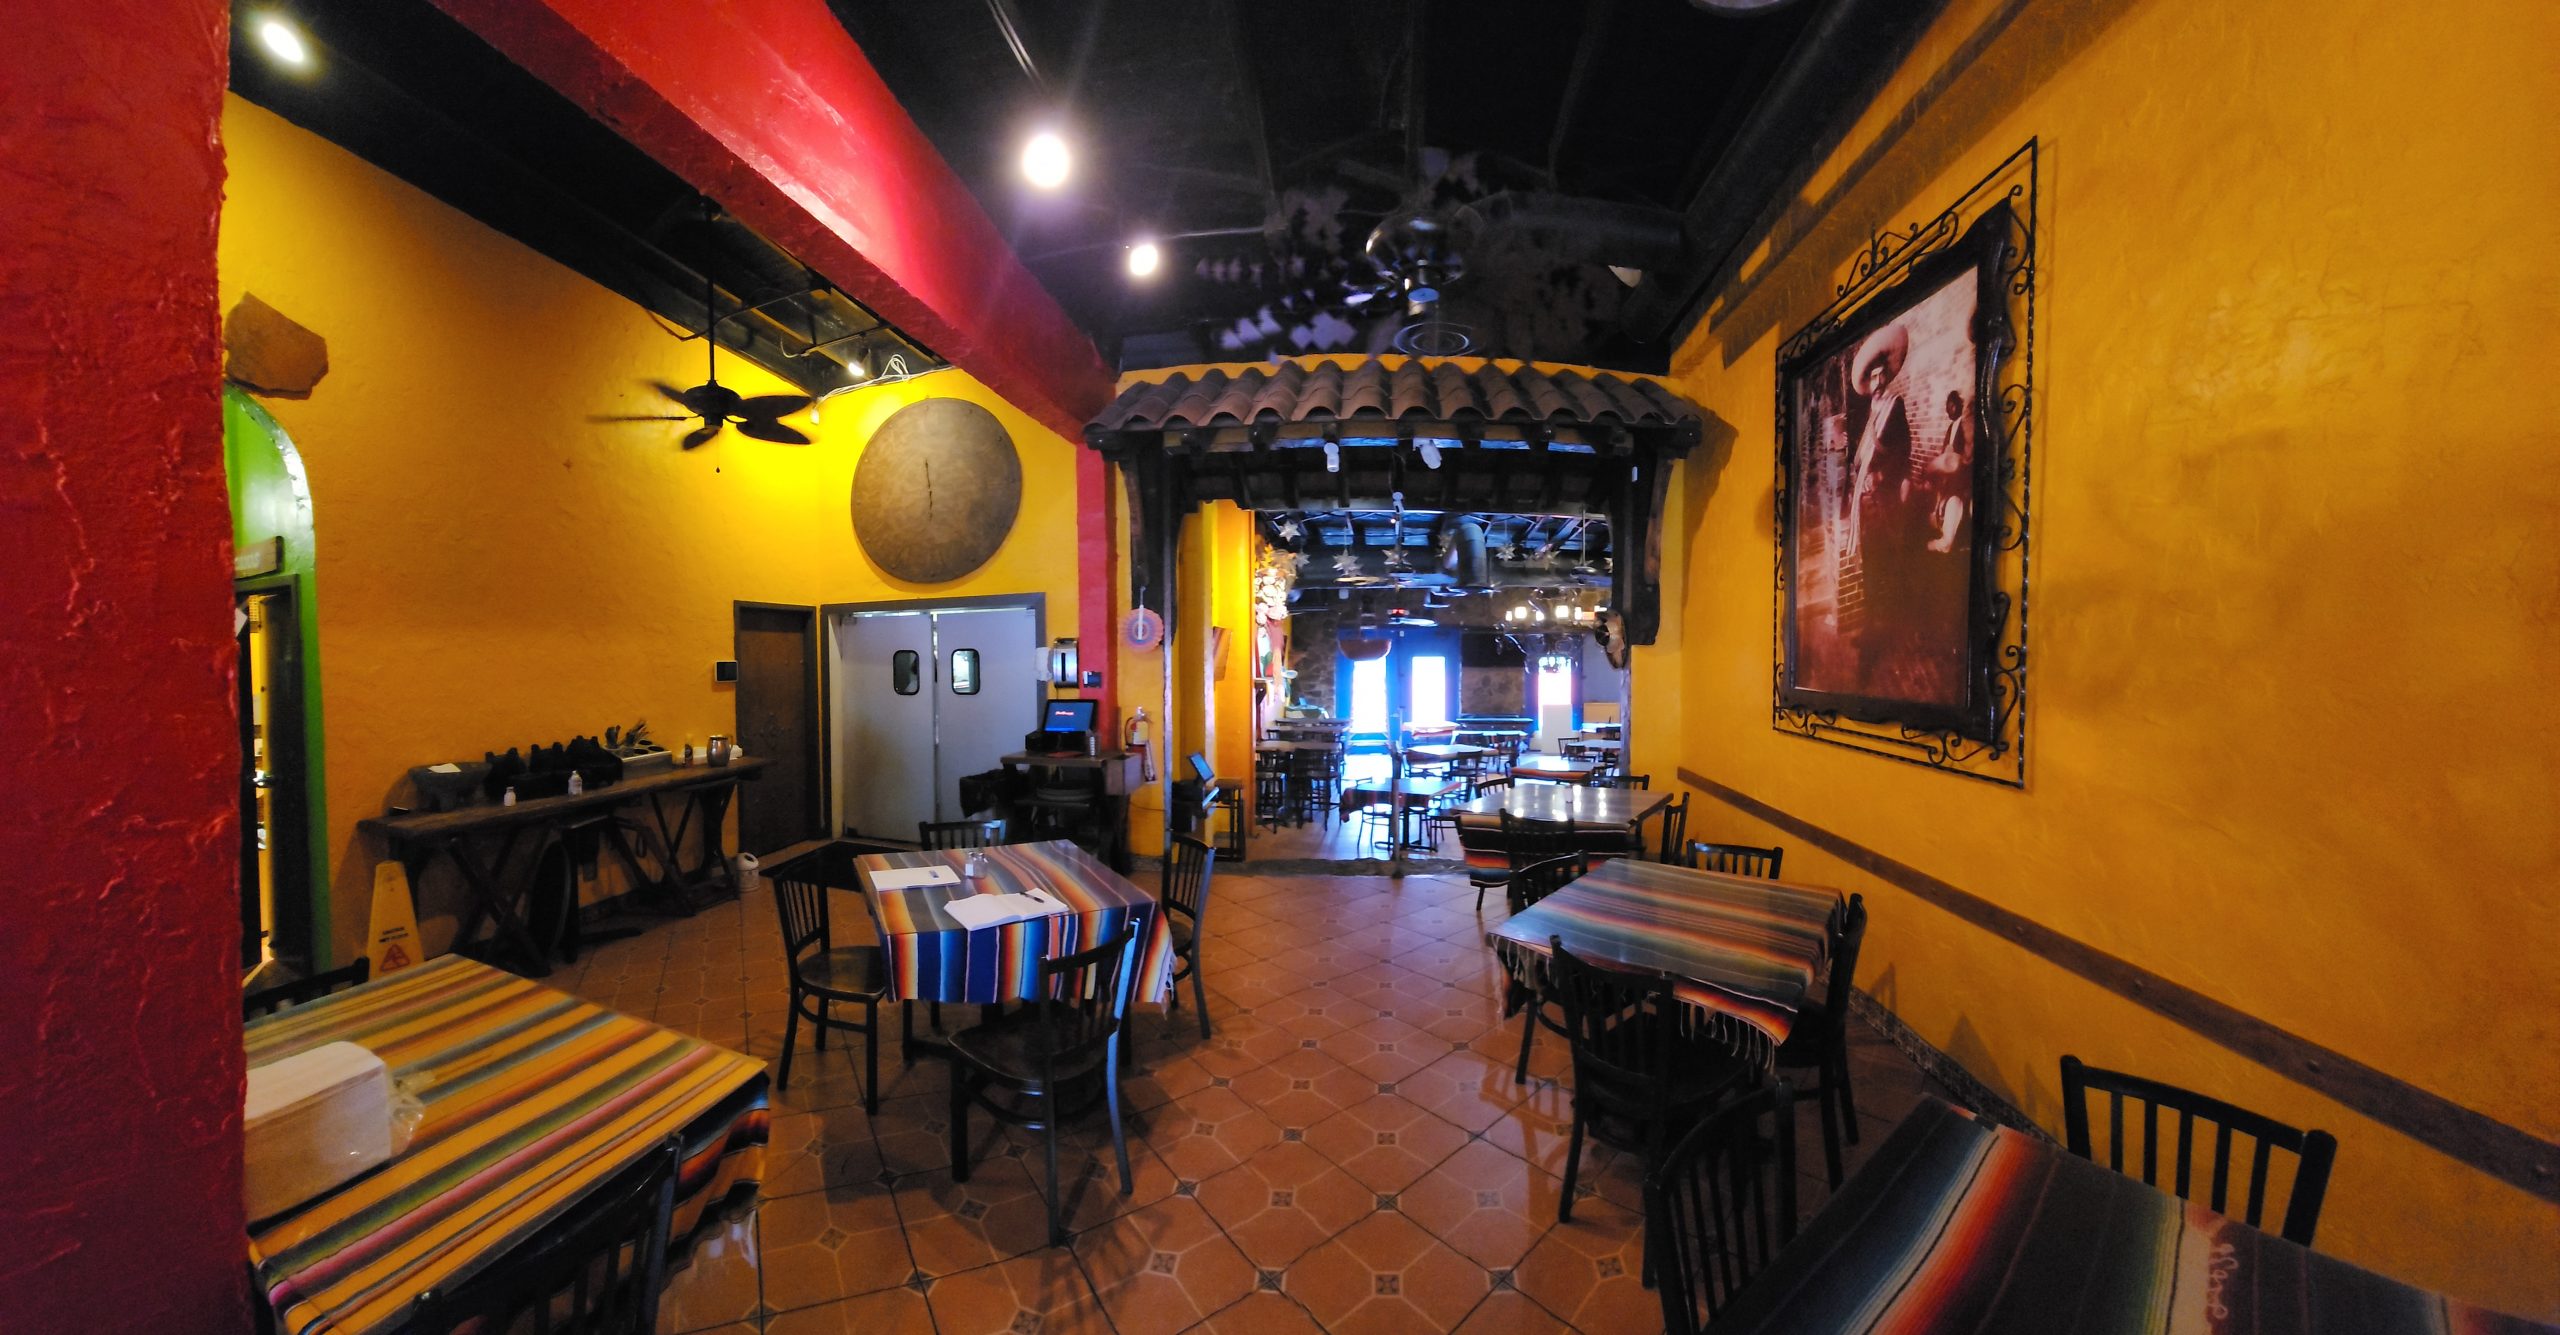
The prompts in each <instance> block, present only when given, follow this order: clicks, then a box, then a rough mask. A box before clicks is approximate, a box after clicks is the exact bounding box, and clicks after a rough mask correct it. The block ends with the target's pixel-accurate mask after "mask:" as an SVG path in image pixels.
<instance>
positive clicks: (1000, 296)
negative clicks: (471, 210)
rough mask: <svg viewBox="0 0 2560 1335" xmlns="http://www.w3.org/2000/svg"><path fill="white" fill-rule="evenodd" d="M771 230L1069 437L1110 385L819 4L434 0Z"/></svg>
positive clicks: (1084, 343) (816, 0) (1079, 336)
mask: <svg viewBox="0 0 2560 1335" xmlns="http://www.w3.org/2000/svg"><path fill="white" fill-rule="evenodd" d="M435 2H436V4H437V5H438V6H439V7H440V8H442V9H443V10H444V11H445V12H446V13H448V14H451V15H452V16H453V17H454V18H455V19H457V20H459V21H460V22H461V23H462V24H463V25H464V26H466V27H468V28H470V29H471V30H472V31H473V32H476V33H478V34H479V35H480V36H481V37H482V38H483V39H484V40H486V41H487V42H488V43H489V44H490V45H492V46H494V47H496V48H497V49H498V50H500V51H502V52H504V53H505V54H506V55H507V57H508V58H509V59H512V60H514V61H515V62H516V63H517V64H519V65H522V66H523V67H525V68H526V69H527V70H530V71H531V72H532V73H533V74H534V75H535V76H536V77H537V78H540V79H541V80H543V81H544V82H545V83H548V84H550V85H551V86H552V87H554V88H556V89H558V90H560V92H561V93H562V94H563V95H565V96H566V97H568V98H569V99H570V100H571V101H573V102H576V103H577V104H578V105H579V106H581V107H584V108H586V110H587V111H588V112H589V113H590V114H592V115H593V116H595V118H596V119H597V120H599V121H602V122H603V123H604V124H606V125H609V126H611V127H612V128H613V129H614V130H615V132H617V133H619V134H621V135H622V136H623V137H624V138H626V139H628V140H630V141H631V142H632V143H633V144H634V145H637V146H638V147H639V148H640V149H642V150H643V151H645V152H647V153H648V154H649V155H650V156H652V157H654V158H656V159H657V160H658V161H659V162H661V163H663V164H665V165H666V167H667V168H668V169H669V170H671V171H674V172H675V173H676V174H677V175H679V176H682V177H683V178H684V179H685V180H687V181H689V182H691V183H692V185H693V187H694V188H695V189H697V190H700V191H701V192H703V193H704V194H706V195H708V196H710V197H711V198H713V199H715V200H718V201H719V202H720V204H721V206H722V207H724V208H726V209H728V210H729V211H730V212H731V213H733V214H735V215H737V216H738V218H740V219H741V220H743V221H744V222H745V223H746V224H747V225H748V226H750V227H753V228H755V229H756V230H757V231H758V232H760V233H762V234H763V235H764V236H765V237H766V238H767V239H769V240H771V241H772V242H774V243H775V244H776V245H779V246H781V247H782V248H783V249H785V250H788V251H790V252H791V253H792V254H793V255H795V256H797V257H798V258H799V259H800V260H801V261H802V262H803V263H805V264H808V265H809V266H811V267H812V268H815V269H816V270H817V271H818V272H820V273H822V274H824V275H826V276H827V277H828V278H829V279H830V280H832V281H833V282H835V283H836V284H837V285H838V286H840V287H842V288H844V290H845V291H847V292H849V293H851V294H853V295H854V296H855V297H857V298H859V299H860V300H861V301H862V302H864V303H865V304H866V305H868V306H870V307H871V308H872V309H873V310H876V311H878V312H880V314H881V315H883V316H885V317H887V318H888V320H889V322H890V323H892V324H895V325H897V326H898V327H899V328H901V329H903V330H905V331H906V332H908V333H910V334H913V335H915V336H916V337H917V338H919V339H921V340H923V341H924V343H925V345H926V346H928V347H930V348H932V349H933V350H934V351H935V352H937V353H939V354H941V355H942V356H944V357H946V358H948V359H950V360H951V361H952V362H953V363H954V364H956V365H958V366H960V367H962V368H964V369H966V370H967V371H968V372H969V373H970V374H971V375H974V376H976V377H977V378H978V379H979V380H981V381H983V382H985V383H986V385H987V386H988V387H989V388H991V389H993V390H995V391H996V392H997V393H998V394H1001V395H1003V396H1004V397H1005V398H1006V399H1008V400H1010V401H1011V402H1012V403H1013V404H1014V406H1016V407H1018V408H1020V409H1022V410H1023V411H1024V412H1026V413H1029V414H1030V415H1031V416H1033V417H1035V418H1037V419H1039V420H1040V421H1041V422H1042V423H1043V424H1044V425H1046V426H1048V427H1049V428H1050V429H1052V430H1054V431H1057V432H1058V433H1059V434H1061V435H1064V436H1065V437H1066V438H1067V439H1069V440H1081V439H1083V436H1084V424H1085V420H1086V419H1087V418H1088V417H1090V416H1092V415H1093V414H1094V413H1095V412H1097V411H1099V410H1100V409H1101V407H1102V405H1103V404H1104V403H1106V402H1108V401H1109V399H1110V396H1111V379H1112V378H1111V373H1110V371H1109V370H1108V369H1107V368H1106V367H1104V365H1103V364H1102V358H1101V357H1100V356H1099V355H1098V354H1097V353H1095V351H1094V348H1093V341H1092V340H1091V339H1089V338H1087V337H1085V335H1084V333H1083V331H1081V330H1079V329H1077V328H1076V327H1075V325H1074V323H1073V322H1072V321H1070V320H1068V318H1067V315H1066V312H1065V311H1064V310H1062V309H1060V308H1059V306H1058V303H1057V302H1056V301H1055V300H1054V299H1052V298H1051V297H1050V296H1049V293H1048V290H1047V289H1045V288H1043V287H1041V286H1040V283H1039V280H1038V279H1035V278H1033V277H1032V276H1031V271H1030V270H1028V269H1026V268H1024V267H1023V265H1022V261H1021V260H1020V259H1018V258H1017V257H1016V256H1015V255H1014V253H1013V251H1012V249H1011V248H1010V247H1008V246H1007V245H1006V244H1005V240H1004V237H1003V234H1002V233H1000V232H998V231H997V230H996V227H995V224H994V223H993V222H991V221H989V220H988V218H987V216H986V212H985V211H984V210H983V209H980V208H979V207H978V201H977V199H976V197H975V196H973V195H971V194H970V193H969V190H968V187H966V186H965V185H963V184H961V181H960V178H959V177H958V176H956V175H954V174H953V173H952V171H951V168H950V165H949V164H947V163H945V162H944V161H943V160H942V158H941V156H940V155H939V154H937V153H936V152H935V151H934V148H933V145H932V143H931V141H929V140H927V139H926V138H925V137H924V133H923V132H922V131H920V130H918V129H917V128H916V125H915V122H914V121H913V120H911V119H910V118H909V117H908V116H907V113H906V109H905V108H903V107H901V106H899V105H898V101H897V99H896V97H894V96H892V95H891V94H890V92H889V88H888V85H886V84H884V83H882V82H881V81H880V76H879V74H878V73H877V72H876V71H874V70H873V69H872V68H871V63H870V62H869V61H868V60H866V59H864V58H863V55H862V51H861V48H859V47H857V46H855V45H854V43H853V39H852V37H850V36H849V35H847V34H846V32H845V30H844V27H843V25H841V24H839V23H838V22H836V20H835V17H834V15H832V14H830V13H829V12H828V10H827V6H826V3H825V0H726V2H725V3H721V4H676V3H666V4H634V3H632V2H631V0H435Z"/></svg>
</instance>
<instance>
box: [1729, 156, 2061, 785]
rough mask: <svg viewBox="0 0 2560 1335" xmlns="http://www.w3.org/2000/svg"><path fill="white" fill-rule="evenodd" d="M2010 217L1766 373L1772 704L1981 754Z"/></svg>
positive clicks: (1986, 714)
mask: <svg viewBox="0 0 2560 1335" xmlns="http://www.w3.org/2000/svg"><path fill="white" fill-rule="evenodd" d="M2011 236H2012V222H2011V219H2010V216H2009V212H2008V209H2007V208H2006V206H2005V205H2003V206H2000V207H1997V208H1994V209H1991V210H1989V211H1987V212H1985V213H1984V214H1982V215H1981V216H1980V217H1978V218H1976V219H1975V220H1974V221H1973V224H1972V225H1971V226H1970V227H1968V228H1966V230H1965V231H1964V233H1963V235H1962V237H1961V238H1960V239H1958V240H1956V241H1954V242H1953V243H1951V244H1948V245H1946V246H1944V247H1942V248H1940V249H1937V250H1935V251H1934V252H1932V253H1929V254H1927V255H1925V256H1923V257H1921V258H1918V259H1916V260H1914V261H1912V262H1911V264H1910V265H1909V268H1908V270H1907V272H1906V273H1904V274H1903V276H1902V277H1901V278H1900V279H1899V280H1898V281H1896V282H1894V283H1893V284H1892V285H1891V286H1889V287H1885V288H1883V289H1881V290H1879V291H1877V292H1876V293H1875V294H1874V295H1873V296H1872V297H1870V298H1868V299H1867V300H1865V301H1864V302H1863V303H1861V304H1860V305H1858V306H1857V307H1856V308H1855V309H1854V310H1852V311H1850V312H1848V313H1847V314H1846V315H1844V316H1842V317H1841V318H1840V320H1839V322H1838V323H1837V325H1836V326H1834V327H1833V328H1831V329H1829V330H1828V331H1826V332H1825V333H1823V334H1822V335H1821V336H1820V337H1818V338H1815V339H1813V340H1811V341H1808V342H1804V343H1802V344H1801V345H1799V346H1793V347H1791V349H1790V352H1789V354H1788V355H1785V356H1784V357H1783V359H1782V360H1781V362H1780V364H1779V367H1778V379H1779V405H1780V413H1779V433H1780V439H1779V452H1780V459H1779V462H1780V468H1781V470H1782V475H1783V478H1784V481H1785V489H1784V491H1783V493H1782V495H1783V505H1782V510H1781V513H1780V515H1779V521H1780V549H1779V560H1780V563H1781V567H1782V568H1781V577H1782V578H1781V582H1782V583H1783V585H1784V590H1785V599H1784V605H1783V607H1782V609H1781V627H1780V633H1781V638H1782V662H1781V664H1780V670H1779V679H1778V683H1777V687H1778V703H1779V705H1780V707H1781V708H1782V709H1788V710H1799V711H1805V712H1807V713H1810V714H1822V715H1828V716H1834V717H1838V718H1843V719H1855V720H1860V721H1863V722H1867V723H1894V724H1900V725H1903V726H1904V727H1906V728H1910V729H1918V730H1926V731H1931V732H1942V733H1947V734H1952V735H1954V736H1957V737H1962V738H1969V739H1973V740H1976V741H1991V740H1994V739H1995V737H1996V734H1997V732H1998V729H1999V717H1998V711H1997V706H1996V702H1995V699H1994V690H1993V673H1994V667H1995V663H1994V659H1995V657H1996V655H1997V654H1998V652H1999V644H2000V629H1999V624H1998V621H1999V618H1998V614H1997V611H1996V608H1995V592H1996V590H1995V586H1994V578H1995V567H1996V562H1997V553H1998V547H1999V539H2000V525H1999V522H1998V515H1999V507H2000V505H2001V485H2002V479H2001V476H2000V469H1999V442H2000V440H2001V419H2000V398H2001V395H2000V390H1999V388H1998V386H1999V384H2000V379H1999V372H2000V368H2001V365H2002V363H2003V361H2004V360H2005V359H2006V358H2007V357H2008V355H2009V350H2010V348H2011V346H2012V337H2011V330H2010V324H2009V278H2010V273H2011V271H2012V265H2011V262H2010V260H2011V257H2010V253H2009V250H2008V247H2009V245H2010V244H2011Z"/></svg>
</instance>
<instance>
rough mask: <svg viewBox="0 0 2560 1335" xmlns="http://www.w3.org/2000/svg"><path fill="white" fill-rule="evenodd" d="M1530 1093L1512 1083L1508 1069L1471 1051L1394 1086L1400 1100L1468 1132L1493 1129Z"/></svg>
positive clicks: (1460, 1053)
mask: <svg viewBox="0 0 2560 1335" xmlns="http://www.w3.org/2000/svg"><path fill="white" fill-rule="evenodd" d="M1531 1092H1532V1090H1531V1089H1530V1088H1529V1087H1528V1086H1523V1085H1515V1084H1513V1083H1511V1070H1510V1068H1509V1067H1506V1066H1502V1065H1500V1064H1498V1063H1496V1062H1492V1061H1489V1060H1487V1059H1486V1058H1485V1057H1484V1056H1483V1055H1482V1054H1480V1053H1477V1052H1473V1051H1459V1052H1452V1053H1450V1054H1449V1055H1447V1056H1445V1057H1442V1058H1440V1059H1439V1060H1438V1061H1435V1062H1433V1063H1432V1064H1430V1065H1429V1066H1426V1067H1424V1068H1423V1069H1421V1070H1419V1071H1416V1072H1414V1073H1413V1074H1412V1075H1409V1076H1406V1077H1404V1078H1403V1079H1401V1080H1398V1081H1397V1082H1396V1093H1397V1095H1398V1096H1399V1097H1402V1098H1405V1099H1408V1100H1410V1101H1412V1102H1413V1103H1414V1104H1415V1105H1416V1106H1418V1107H1421V1108H1423V1109H1426V1110H1428V1111H1429V1112H1431V1113H1432V1114H1434V1115H1436V1116H1438V1117H1439V1118H1441V1119H1442V1120H1444V1121H1447V1122H1449V1123H1451V1124H1453V1125H1455V1126H1456V1127H1458V1128H1459V1129H1460V1130H1462V1131H1467V1132H1477V1131H1482V1130H1484V1129H1485V1128H1486V1127H1488V1126H1491V1125H1493V1123H1494V1121H1495V1120H1496V1119H1497V1118H1500V1117H1501V1116H1502V1115H1503V1114H1504V1113H1507V1112H1510V1111H1511V1110H1512V1109H1514V1108H1517V1107H1519V1106H1520V1105H1521V1103H1522V1102H1524V1101H1526V1100H1527V1099H1528V1097H1529V1095H1530V1094H1531Z"/></svg>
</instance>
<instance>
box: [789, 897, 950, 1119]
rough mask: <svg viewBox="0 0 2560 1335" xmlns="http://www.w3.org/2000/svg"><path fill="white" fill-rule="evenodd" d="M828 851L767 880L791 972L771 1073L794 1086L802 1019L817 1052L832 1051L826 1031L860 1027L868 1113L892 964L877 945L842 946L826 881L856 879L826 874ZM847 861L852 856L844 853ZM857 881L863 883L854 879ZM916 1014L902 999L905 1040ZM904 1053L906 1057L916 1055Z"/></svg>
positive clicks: (876, 1089) (876, 1104)
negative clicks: (853, 1016)
mask: <svg viewBox="0 0 2560 1335" xmlns="http://www.w3.org/2000/svg"><path fill="white" fill-rule="evenodd" d="M832 856H833V854H832V852H831V850H830V849H825V848H821V849H818V850H816V851H815V852H811V853H807V854H804V855H802V856H800V857H796V858H793V859H792V860H791V861H789V862H786V863H784V864H782V866H780V867H779V868H776V869H775V870H774V872H773V874H772V876H771V877H770V878H769V879H771V880H772V882H773V910H774V913H775V915H776V916H777V917H779V918H780V919H781V920H782V953H783V958H784V959H785V960H786V961H788V963H789V965H790V973H791V1018H790V1019H789V1020H788V1021H786V1022H785V1023H784V1025H783V1029H782V1069H781V1070H780V1071H778V1072H776V1073H775V1075H774V1081H773V1083H774V1087H775V1088H777V1089H789V1088H791V1050H792V1048H793V1047H794V1046H795V1045H797V1044H798V1042H799V1040H800V1022H801V1021H802V1020H804V1019H805V1020H807V1021H809V1022H810V1023H811V1024H812V1025H814V1026H816V1030H817V1045H818V1051H820V1052H824V1051H826V1050H827V1031H828V1030H830V1029H842V1030H846V1031H848V1032H852V1033H859V1034H861V1035H862V1039H863V1044H862V1045H863V1050H864V1051H863V1059H864V1066H863V1070H864V1077H863V1082H862V1107H863V1111H865V1112H878V1111H879V1110H880V1001H881V999H882V998H883V997H886V996H887V995H888V993H889V964H888V961H887V959H886V958H885V957H883V956H882V954H881V953H880V947H878V946H841V947H839V946H837V945H836V944H835V940H834V935H833V928H832V926H831V924H830V922H829V918H828V912H827V901H828V898H829V893H830V892H829V890H828V886H829V885H830V884H832V883H836V882H840V881H843V880H847V879H851V878H850V877H848V876H846V875H844V874H842V873H841V872H839V874H837V875H832V876H830V875H827V874H825V869H826V867H827V863H828V860H829V859H830V858H831V857H832ZM846 861H847V862H848V863H849V861H850V859H846ZM856 884H857V885H858V884H859V882H858V881H857V882H856ZM837 1002H844V1003H847V1004H849V1005H859V1006H861V1007H862V1023H860V1024H855V1023H853V1022H852V1021H850V1020H838V1019H835V1018H834V1017H833V1016H832V1015H831V1014H830V1009H831V1008H832V1007H833V1006H834V1005H835V1003H837ZM911 1016H912V1012H911V1011H910V1009H909V1008H908V1007H907V1006H906V1005H905V1004H904V1003H901V1004H900V1007H899V1012H898V1018H899V1025H900V1029H901V1031H902V1038H903V1037H907V1036H911V1035H912V1032H913V1031H912V1029H911V1028H910V1027H909V1026H910V1025H911V1023H912V1020H911ZM900 1052H901V1054H902V1055H905V1056H906V1058H907V1060H908V1062H909V1063H910V1064H912V1063H913V1062H914V1055H913V1054H912V1053H908V1052H906V1049H905V1044H904V1043H903V1042H902V1043H901V1045H900Z"/></svg>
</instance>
